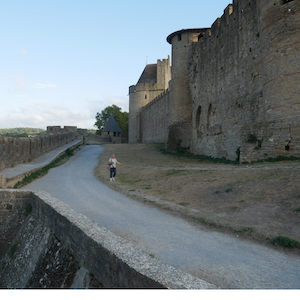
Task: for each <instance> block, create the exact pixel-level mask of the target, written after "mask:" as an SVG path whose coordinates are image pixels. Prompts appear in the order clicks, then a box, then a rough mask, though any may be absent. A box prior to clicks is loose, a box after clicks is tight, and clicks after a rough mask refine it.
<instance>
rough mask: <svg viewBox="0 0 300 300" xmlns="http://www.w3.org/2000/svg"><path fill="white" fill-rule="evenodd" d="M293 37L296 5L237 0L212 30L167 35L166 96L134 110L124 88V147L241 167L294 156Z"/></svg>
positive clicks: (299, 7) (298, 119) (297, 27)
mask: <svg viewBox="0 0 300 300" xmlns="http://www.w3.org/2000/svg"><path fill="white" fill-rule="evenodd" d="M299 33H300V1H299V0H292V1H286V0H270V1H262V0H235V1H233V4H230V5H228V6H227V8H226V9H225V10H224V14H223V16H222V17H221V18H218V19H217V20H216V21H215V22H214V23H213V25H212V26H211V28H198V29H186V30H180V31H177V32H174V33H172V34H170V35H169V36H168V38H167V41H168V42H169V43H170V44H171V45H172V67H171V77H172V79H171V80H170V82H169V85H168V87H166V88H165V90H167V88H168V89H169V90H168V91H166V92H165V93H164V94H162V95H161V96H159V98H156V97H157V95H156V96H155V97H154V98H152V99H148V102H147V103H144V102H143V103H142V102H139V103H138V104H136V103H135V102H138V101H139V99H137V98H136V95H134V96H135V97H133V94H132V92H133V87H130V89H129V104H130V106H129V122H131V121H132V120H133V119H134V118H135V119H136V120H139V124H138V126H133V125H135V124H133V123H132V124H129V142H138V141H140V142H165V143H167V146H168V148H169V150H171V151H172V150H175V148H176V147H178V146H181V147H186V148H189V151H190V152H191V153H194V154H204V155H208V156H212V157H225V158H227V159H230V160H235V159H237V158H239V159H240V162H243V161H255V160H260V159H264V158H268V157H277V156H278V155H283V156H292V155H293V156H300V144H299V141H300V114H299V109H300V102H299V100H300V84H299V83H300V72H299V70H300V51H299V50H300V34H299ZM157 76H158V74H157ZM139 88H140V86H139V83H138V84H137V85H136V86H134V89H135V90H138V89H139ZM159 94H160V93H159ZM141 98H142V97H141ZM132 103H135V104H134V105H135V106H136V107H138V105H140V107H139V109H137V110H131V107H132V106H133V104H132ZM134 135H138V136H139V139H133V138H132V136H134ZM250 137H251V139H250Z"/></svg>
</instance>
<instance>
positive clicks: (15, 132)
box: [0, 127, 47, 137]
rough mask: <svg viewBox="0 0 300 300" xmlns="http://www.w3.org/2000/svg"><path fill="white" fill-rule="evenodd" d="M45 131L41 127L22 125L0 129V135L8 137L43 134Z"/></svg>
mask: <svg viewBox="0 0 300 300" xmlns="http://www.w3.org/2000/svg"><path fill="white" fill-rule="evenodd" d="M46 133H47V131H46V130H44V129H41V128H29V127H22V128H4V129H0V135H1V136H8V137H28V135H43V134H46Z"/></svg>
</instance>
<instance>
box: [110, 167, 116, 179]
mask: <svg viewBox="0 0 300 300" xmlns="http://www.w3.org/2000/svg"><path fill="white" fill-rule="evenodd" d="M116 175H117V169H116V168H110V178H112V177H115V176H116Z"/></svg>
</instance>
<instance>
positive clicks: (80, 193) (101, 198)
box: [23, 146, 300, 289]
mask: <svg viewBox="0 0 300 300" xmlns="http://www.w3.org/2000/svg"><path fill="white" fill-rule="evenodd" d="M101 152H102V147H101V146H86V147H84V148H83V149H82V150H81V151H79V152H77V153H76V154H75V155H74V156H73V157H72V158H71V159H70V160H69V161H68V162H67V163H65V164H63V165H61V166H60V167H57V168H54V169H51V170H50V171H49V173H48V175H46V176H45V177H43V178H41V179H39V180H36V181H35V182H33V183H31V184H29V185H27V186H26V187H24V188H23V189H24V190H43V191H46V192H48V193H50V194H51V195H52V196H54V197H56V198H57V199H59V200H61V201H62V202H64V203H66V204H67V205H69V206H70V207H72V208H73V209H75V210H76V211H78V212H79V213H82V214H85V215H86V216H87V217H89V218H90V219H91V220H93V221H95V222H97V223H99V224H100V225H102V226H104V227H106V228H107V229H109V230H111V231H112V232H114V233H116V234H118V235H119V236H121V237H123V238H126V239H128V240H129V241H131V242H132V243H133V244H134V245H136V246H137V247H139V248H141V249H142V250H144V251H145V252H146V253H148V254H149V255H151V256H153V257H154V258H153V259H159V260H160V261H161V262H163V263H166V264H169V265H171V266H173V267H176V268H178V269H181V270H183V271H185V272H187V273H190V274H192V275H194V276H196V277H199V278H201V279H204V280H206V281H208V282H210V283H213V284H215V285H217V286H220V287H222V288H238V289H248V288H250V289H252V288H255V289H275V288H292V289H299V288H300V258H299V257H298V256H294V255H291V254H289V255H286V254H283V253H281V252H279V251H276V250H274V249H271V248H268V247H264V246H261V245H258V244H255V243H252V242H250V241H245V240H241V239H239V238H238V237H237V238H233V237H232V236H229V235H226V234H222V233H217V232H211V231H207V230H205V229H203V230H200V229H199V228H198V227H194V226H192V225H191V224H189V223H188V222H186V221H185V220H182V219H180V218H176V217H174V216H171V215H169V214H166V213H164V212H161V211H160V210H158V209H156V208H153V207H149V206H147V205H144V204H143V203H140V202H137V201H134V200H132V199H130V198H128V197H126V196H124V195H122V194H120V193H118V192H116V191H113V190H111V189H109V188H108V187H107V186H105V185H103V184H102V183H101V182H99V180H98V179H96V178H95V177H94V176H93V169H94V167H95V166H96V164H97V157H98V156H99V154H101ZM117 178H118V177H116V180H117ZM112 184H113V182H112Z"/></svg>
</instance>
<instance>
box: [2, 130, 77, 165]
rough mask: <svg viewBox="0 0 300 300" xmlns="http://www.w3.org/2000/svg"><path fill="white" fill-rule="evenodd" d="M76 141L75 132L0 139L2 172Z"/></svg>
mask: <svg viewBox="0 0 300 300" xmlns="http://www.w3.org/2000/svg"><path fill="white" fill-rule="evenodd" d="M74 139H75V131H69V132H62V133H59V134H55V135H53V134H49V135H44V136H37V137H30V138H12V137H0V170H2V169H5V168H11V167H13V166H15V165H17V164H21V163H26V162H29V161H31V160H33V159H34V158H37V157H38V156H40V155H43V154H45V153H46V152H48V151H50V150H53V149H55V148H57V147H60V146H62V145H64V144H66V143H68V142H70V141H73V140H74Z"/></svg>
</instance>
